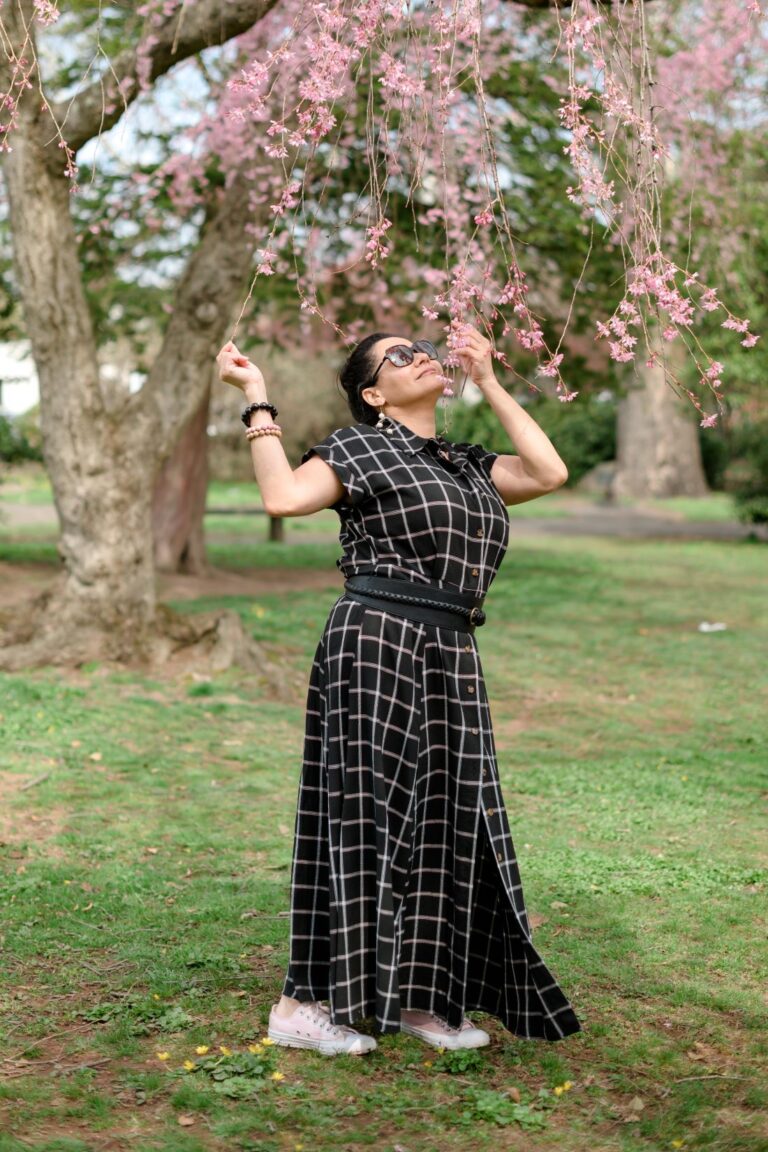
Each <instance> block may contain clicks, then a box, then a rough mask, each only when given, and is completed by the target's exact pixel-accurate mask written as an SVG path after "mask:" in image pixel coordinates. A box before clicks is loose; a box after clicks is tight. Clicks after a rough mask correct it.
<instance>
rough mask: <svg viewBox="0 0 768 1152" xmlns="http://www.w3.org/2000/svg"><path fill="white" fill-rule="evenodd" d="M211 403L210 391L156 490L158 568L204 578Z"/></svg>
mask: <svg viewBox="0 0 768 1152" xmlns="http://www.w3.org/2000/svg"><path fill="white" fill-rule="evenodd" d="M210 399H211V392H210V388H209V389H207V391H206V392H205V395H204V396H203V398H202V400H201V401H200V404H199V406H198V409H197V411H196V412H195V414H194V415H193V417H192V419H191V420H190V421H189V422H188V424H187V426H186V427H185V429H184V431H183V432H182V434H181V436H180V437H179V440H178V442H177V444H176V447H175V448H174V450H173V452H172V454H171V456H170V457H169V458H168V460H166V462H165V464H164V465H163V467H162V468H161V470H160V474H159V476H158V478H157V483H156V485H155V495H154V503H153V509H152V531H153V535H154V541H155V564H156V566H157V568H158V569H159V570H160V571H161V572H188V573H189V574H190V575H196V576H200V575H202V574H203V573H204V572H205V570H206V563H205V533H204V530H203V522H204V516H205V501H206V495H207V488H208V409H209V405H210Z"/></svg>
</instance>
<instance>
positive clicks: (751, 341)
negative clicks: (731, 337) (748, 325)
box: [741, 332, 760, 348]
mask: <svg viewBox="0 0 768 1152" xmlns="http://www.w3.org/2000/svg"><path fill="white" fill-rule="evenodd" d="M759 339H760V337H759V336H757V335H756V334H755V333H754V332H750V333H749V335H748V336H745V337H744V339H743V340H742V341H741V343H742V345H743V347H744V348H754V346H755V344H757V342H758V340H759Z"/></svg>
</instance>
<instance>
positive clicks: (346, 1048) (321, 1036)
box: [267, 1002, 376, 1056]
mask: <svg viewBox="0 0 768 1152" xmlns="http://www.w3.org/2000/svg"><path fill="white" fill-rule="evenodd" d="M267 1035H268V1036H269V1038H270V1040H274V1042H275V1044H282V1045H284V1046H285V1047H286V1048H314V1050H315V1051H316V1052H322V1053H323V1055H325V1056H338V1055H339V1054H342V1053H344V1054H347V1055H350V1056H359V1055H362V1053H364V1052H372V1051H373V1049H374V1048H375V1047H376V1041H375V1040H374V1038H373V1037H372V1036H363V1035H362V1034H361V1033H360V1032H355V1030H354V1028H348V1027H346V1025H341V1024H332V1023H331V1016H330V1013H329V1011H328V1009H327V1008H326V1007H324V1006H323V1005H322V1004H320V1003H318V1002H314V1003H310V1004H300V1005H299V1007H298V1008H296V1009H294V1011H293V1012H292V1013H291V1015H290V1016H278V1015H277V1013H276V1012H275V1009H274V1008H273V1009H272V1011H271V1012H270V1014H269V1028H268V1029H267Z"/></svg>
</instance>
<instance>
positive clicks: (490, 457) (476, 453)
mask: <svg viewBox="0 0 768 1152" xmlns="http://www.w3.org/2000/svg"><path fill="white" fill-rule="evenodd" d="M454 448H456V449H460V450H461V451H462V452H464V453H465V454H466V455H467V456H468V457H470V458H471V459H472V460H474V461H475V462H476V464H477V465H478V466H479V467H480V469H481V470H482V471H483V472H484V473H485V475H486V476H488V477H489V478H490V475H491V468H493V465H494V463H495V462H496V460H498V458H499V453H498V452H489V451H488V449H486V448H483V446H482V444H467V443H462V444H454Z"/></svg>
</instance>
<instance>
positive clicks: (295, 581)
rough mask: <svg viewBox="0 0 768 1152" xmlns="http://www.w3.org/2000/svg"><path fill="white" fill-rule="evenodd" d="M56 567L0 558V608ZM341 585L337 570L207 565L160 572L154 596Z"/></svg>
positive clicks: (35, 590)
mask: <svg viewBox="0 0 768 1152" xmlns="http://www.w3.org/2000/svg"><path fill="white" fill-rule="evenodd" d="M59 571H60V569H58V568H54V567H52V566H51V565H50V564H7V563H4V562H3V561H0V612H2V611H8V609H13V608H16V607H18V605H20V604H23V603H25V602H27V601H29V600H31V599H32V598H33V597H34V596H37V595H39V594H40V593H41V592H43V591H45V589H46V588H48V587H49V586H50V585H51V584H52V583H53V581H54V579H55V576H56V575H57V573H58V572H59ZM334 588H338V591H339V595H341V592H342V589H343V583H342V578H341V574H340V573H339V574H337V573H333V572H318V571H317V570H315V569H313V568H259V569H258V570H255V571H242V572H230V571H227V570H225V569H223V568H211V569H209V571H208V572H207V573H206V574H205V575H204V576H187V575H183V574H181V573H168V574H164V573H161V574H160V575H159V576H158V581H157V598H158V600H159V601H160V602H161V603H163V602H166V601H168V600H197V599H200V598H202V597H214V596H249V597H255V596H259V595H262V594H265V593H273V592H303V591H313V590H323V591H324V590H326V589H329V590H331V589H334Z"/></svg>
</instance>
